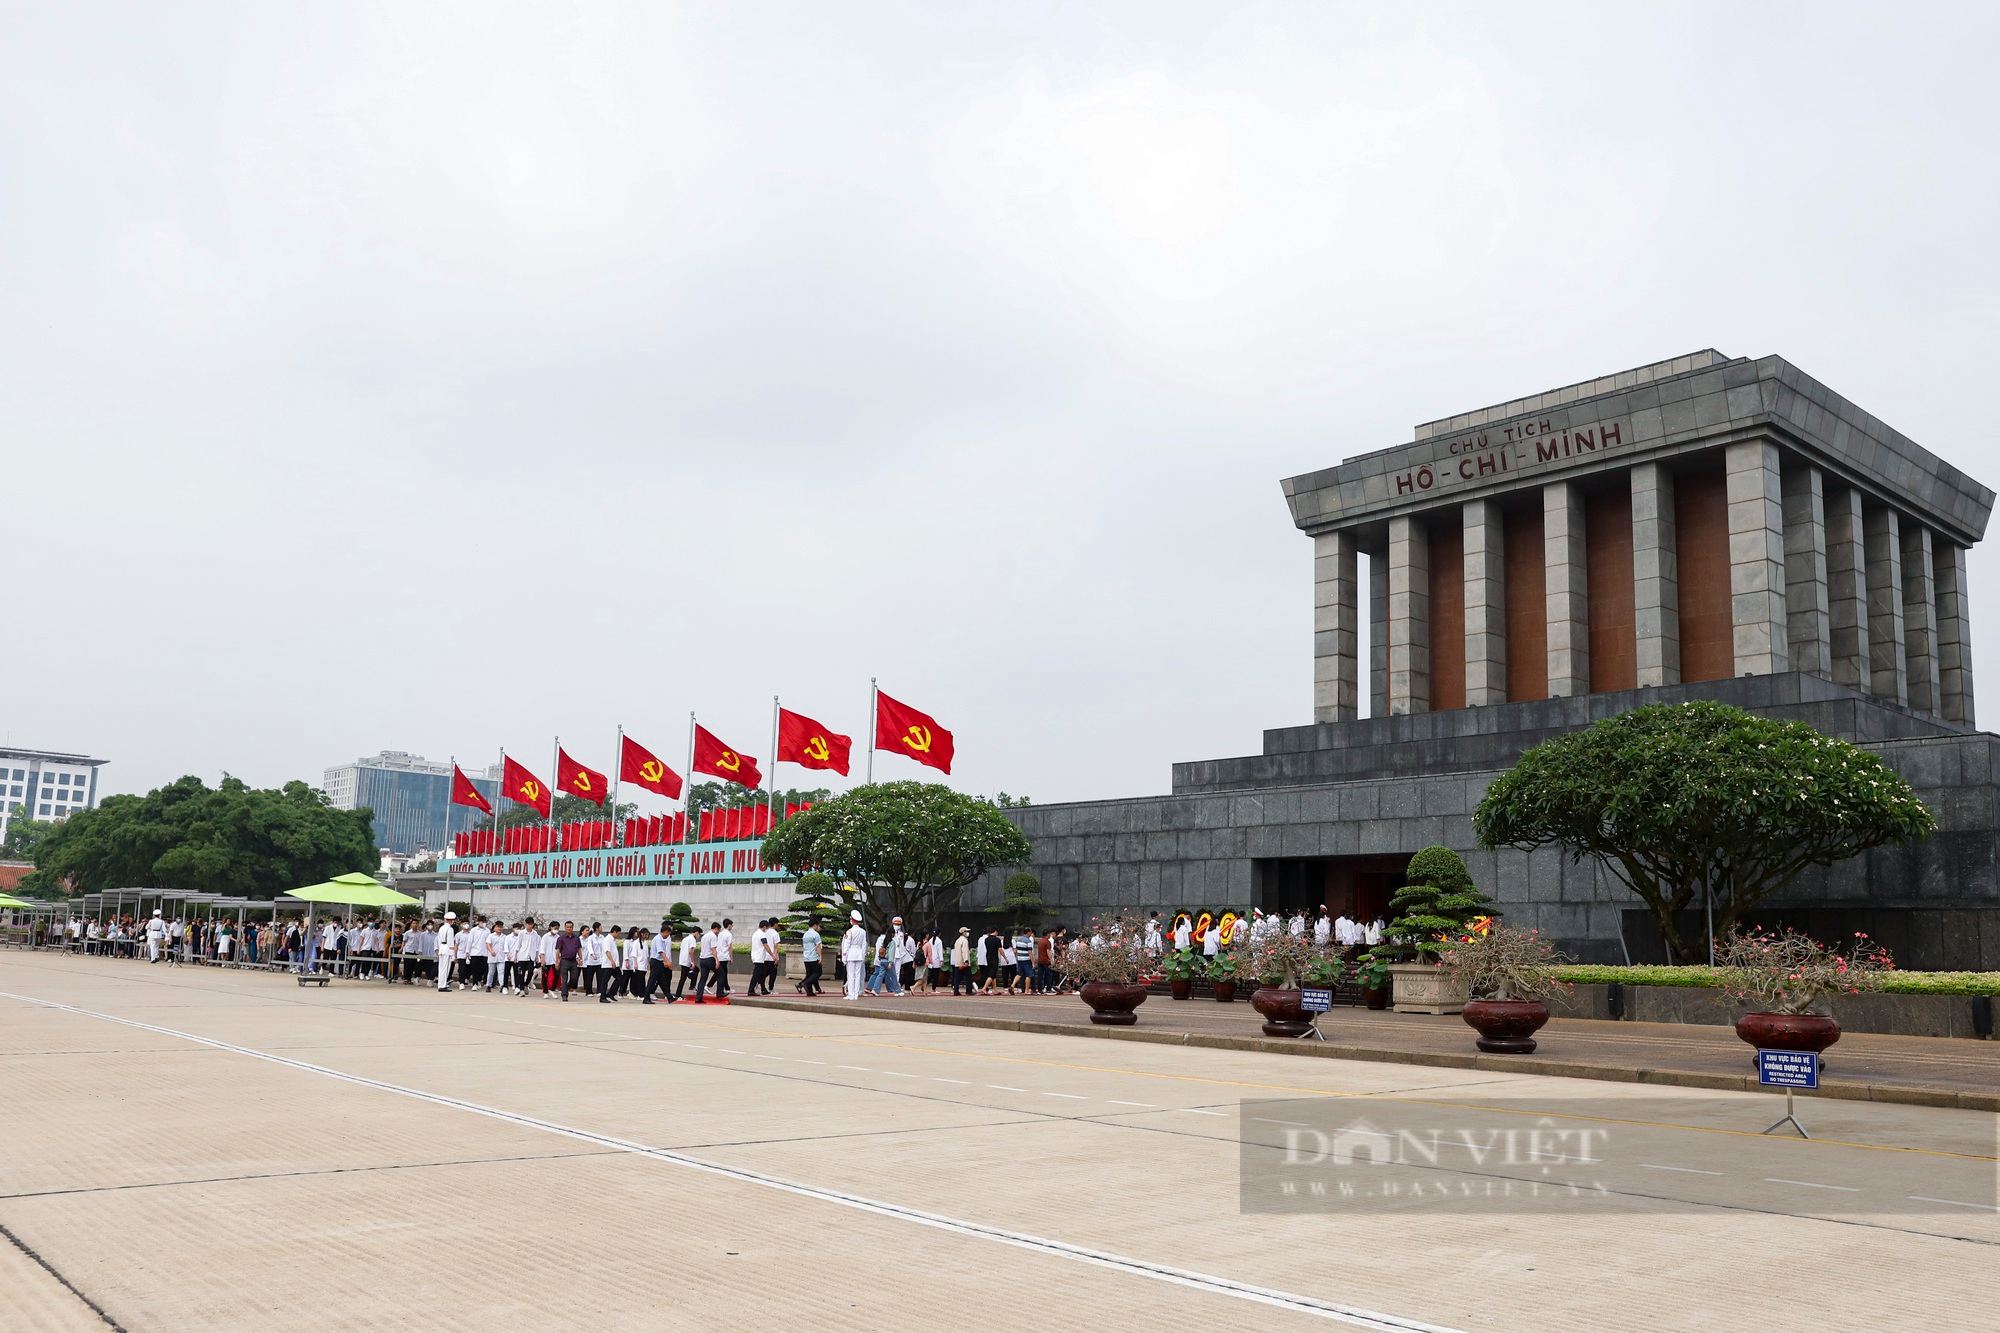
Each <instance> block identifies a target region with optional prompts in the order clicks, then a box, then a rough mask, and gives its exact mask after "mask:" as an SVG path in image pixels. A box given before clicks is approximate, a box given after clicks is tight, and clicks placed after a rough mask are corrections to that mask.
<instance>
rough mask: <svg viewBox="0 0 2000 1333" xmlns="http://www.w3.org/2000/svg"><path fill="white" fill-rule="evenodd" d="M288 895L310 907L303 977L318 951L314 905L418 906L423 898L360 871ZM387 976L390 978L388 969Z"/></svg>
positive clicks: (301, 966) (301, 960) (301, 963)
mask: <svg viewBox="0 0 2000 1333" xmlns="http://www.w3.org/2000/svg"><path fill="white" fill-rule="evenodd" d="M284 896H285V897H287V898H296V899H298V900H299V901H300V902H303V903H305V904H307V907H306V947H305V948H304V949H301V950H300V951H299V953H300V958H299V971H300V973H301V974H304V973H305V972H306V970H307V967H306V960H307V957H308V956H309V955H313V954H314V953H315V952H316V951H315V949H314V946H313V943H312V940H313V915H312V906H311V905H312V904H314V903H339V904H342V905H344V906H346V907H349V908H355V907H414V906H417V905H419V904H420V903H421V902H422V899H419V898H412V897H411V896H410V895H409V894H407V893H398V892H397V891H396V890H394V889H392V888H390V887H389V886H388V885H386V884H384V883H382V882H381V881H379V880H376V879H373V878H371V877H370V876H367V875H364V874H362V873H360V872H359V871H349V872H348V873H347V874H345V875H335V876H334V877H333V878H332V879H330V880H328V881H326V882H325V883H324V884H308V885H306V886H305V887H304V888H302V889H288V890H286V891H285V895H284ZM353 915H354V914H353V912H351V911H350V912H349V913H348V916H349V918H350V919H351V918H352V917H353ZM316 961H317V960H316V959H315V962H316ZM384 975H387V972H386V969H385V972H384ZM301 984H303V982H302V983H301Z"/></svg>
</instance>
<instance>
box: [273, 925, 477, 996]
mask: <svg viewBox="0 0 2000 1333" xmlns="http://www.w3.org/2000/svg"><path fill="white" fill-rule="evenodd" d="M457 920H458V913H456V912H446V913H445V914H444V924H443V925H441V926H439V927H438V933H437V960H438V991H439V993H443V992H445V991H448V990H450V989H451V971H452V966H453V965H454V964H455V963H457V962H458V928H457V926H455V925H454V924H452V923H453V922H455V921H457ZM300 984H301V985H303V984H304V983H303V982H301V983H300Z"/></svg>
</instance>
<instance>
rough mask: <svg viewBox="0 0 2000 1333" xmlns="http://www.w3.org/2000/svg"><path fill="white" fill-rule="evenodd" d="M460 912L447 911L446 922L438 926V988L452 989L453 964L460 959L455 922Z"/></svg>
mask: <svg viewBox="0 0 2000 1333" xmlns="http://www.w3.org/2000/svg"><path fill="white" fill-rule="evenodd" d="M457 920H458V913H456V912H446V913H445V914H444V924H443V925H441V926H439V927H438V935H437V951H438V990H439V991H441V992H442V991H448V990H450V989H451V965H452V964H453V963H456V962H457V961H458V928H457V926H456V925H455V924H454V923H455V922H457Z"/></svg>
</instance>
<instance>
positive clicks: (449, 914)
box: [444, 912, 458, 921]
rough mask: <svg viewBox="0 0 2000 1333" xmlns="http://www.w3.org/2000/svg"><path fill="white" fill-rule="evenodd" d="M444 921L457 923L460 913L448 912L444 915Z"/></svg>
mask: <svg viewBox="0 0 2000 1333" xmlns="http://www.w3.org/2000/svg"><path fill="white" fill-rule="evenodd" d="M444 919H445V920H447V921H456V920H458V913H456V912H446V913H445V914H444Z"/></svg>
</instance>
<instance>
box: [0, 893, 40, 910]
mask: <svg viewBox="0 0 2000 1333" xmlns="http://www.w3.org/2000/svg"><path fill="white" fill-rule="evenodd" d="M34 906H35V904H33V903H31V902H29V901H27V900H26V899H25V898H16V897H14V896H13V895H12V894H8V893H0V907H26V908H30V909H32V908H33V907H34Z"/></svg>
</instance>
